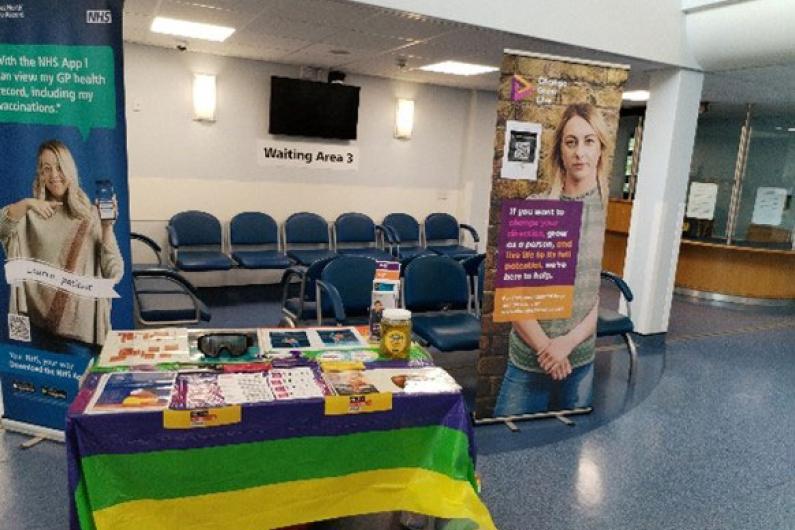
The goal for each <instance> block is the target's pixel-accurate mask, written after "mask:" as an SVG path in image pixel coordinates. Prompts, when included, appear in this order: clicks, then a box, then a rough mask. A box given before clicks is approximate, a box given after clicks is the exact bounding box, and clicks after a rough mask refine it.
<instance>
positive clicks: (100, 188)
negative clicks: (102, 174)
mask: <svg viewBox="0 0 795 530" xmlns="http://www.w3.org/2000/svg"><path fill="white" fill-rule="evenodd" d="M96 184H97V206H98V207H99V218H100V219H101V220H103V221H112V220H114V219H116V208H115V207H114V205H113V202H114V199H115V197H116V194H115V193H114V191H113V183H112V182H111V181H109V180H98V181H97V183H96Z"/></svg>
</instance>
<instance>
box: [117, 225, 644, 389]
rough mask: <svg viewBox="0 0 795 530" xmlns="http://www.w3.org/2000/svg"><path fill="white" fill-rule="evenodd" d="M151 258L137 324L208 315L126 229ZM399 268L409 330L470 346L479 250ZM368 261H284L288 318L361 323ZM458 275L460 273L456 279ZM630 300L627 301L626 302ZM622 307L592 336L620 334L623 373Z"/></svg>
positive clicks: (626, 331)
mask: <svg viewBox="0 0 795 530" xmlns="http://www.w3.org/2000/svg"><path fill="white" fill-rule="evenodd" d="M131 237H132V238H133V239H134V240H138V241H140V242H142V243H144V244H145V245H146V246H147V247H149V249H150V250H151V252H152V253H153V254H154V256H155V258H156V260H157V261H156V263H153V264H146V265H140V264H139V265H134V266H133V284H134V290H135V307H136V315H137V318H138V321H139V322H140V323H141V324H143V325H157V326H163V325H181V324H186V323H198V322H208V321H209V320H210V311H209V310H208V309H207V307H206V306H205V304H204V303H203V302H202V301H201V300H200V299H199V297H198V295H197V291H196V289H195V288H194V287H193V285H192V284H191V283H190V282H189V281H188V280H187V279H185V278H184V277H183V276H182V275H181V274H179V273H178V272H177V271H175V270H173V269H171V268H170V267H168V266H167V265H164V264H163V263H162V261H161V259H160V256H161V249H160V247H159V245H157V243H155V242H154V241H153V240H152V239H150V238H148V237H146V236H144V235H141V234H135V233H132V234H131ZM417 258H418V259H412V260H411V261H410V262H409V263H408V264H407V266H406V267H405V268H403V269H402V270H401V274H402V287H403V288H402V290H401V293H402V305H403V306H404V307H406V308H408V309H410V310H412V311H413V312H415V313H417V314H415V316H414V329H415V334H416V335H417V336H418V337H419V338H421V339H422V340H423V341H424V342H426V343H427V344H430V345H431V346H433V347H435V348H436V349H437V350H439V351H442V352H446V351H451V350H461V351H465V350H474V349H477V347H478V340H479V337H480V323H479V319H478V318H479V316H480V312H481V311H480V310H481V305H480V303H481V299H482V293H483V281H484V266H485V260H484V258H485V255H484V254H478V255H474V256H470V257H469V258H466V259H464V260H453V259H450V258H448V257H444V256H418V257H417ZM374 274H375V261H374V260H373V259H371V258H367V257H363V256H331V257H328V258H326V259H323V260H319V261H317V262H315V263H313V264H312V265H310V266H309V267H289V268H288V269H287V270H286V271H285V273H284V275H283V280H282V282H283V285H282V289H283V298H282V312H283V314H284V315H285V320H286V323H287V324H288V325H293V326H294V325H296V324H310V323H311V321H312V319H315V321H316V322H317V323H318V324H324V323H328V322H327V321H326V318H325V317H324V315H329V314H330V315H332V319H333V321H334V323H336V324H355V323H362V322H364V321H366V319H367V311H368V308H369V305H370V299H371V298H370V297H371V289H372V281H373V277H374ZM601 276H602V279H603V280H608V281H610V282H611V283H612V284H613V285H614V286H615V287H616V288H617V289H618V290H619V292H620V296H623V297H624V299H625V300H626V301H627V302H628V303H629V302H631V301H632V300H633V293H632V290H631V289H630V288H629V286H628V285H627V284H626V283H625V282H624V281H623V279H621V278H620V277H618V276H616V275H615V274H612V273H609V272H605V271H603V272H602V273H601ZM295 278H298V279H300V282H299V283H298V285H299V293H298V295H297V296H294V297H289V295H288V293H289V291H290V288H291V280H293V279H295ZM462 279H463V281H462ZM628 307H629V306H628ZM633 331H634V325H633V322H632V319H631V317H630V316H629V315H623V314H621V313H619V312H617V311H615V310H613V309H609V308H607V307H604V306H602V305H600V307H599V313H598V319H597V336H599V337H607V336H620V337H622V338H623V339H624V341H625V342H626V345H627V349H628V353H629V379H630V380H631V378H632V373H633V371H634V367H635V364H636V359H637V349H636V346H635V344H634V342H633V340H632V337H631V334H632V332H633Z"/></svg>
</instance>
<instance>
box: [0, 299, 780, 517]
mask: <svg viewBox="0 0 795 530" xmlns="http://www.w3.org/2000/svg"><path fill="white" fill-rule="evenodd" d="M271 291H272V289H270V288H263V289H260V290H259V291H257V290H254V291H252V290H235V289H230V288H226V289H224V290H209V291H208V290H202V297H203V298H204V299H205V301H206V302H207V303H208V305H210V308H211V310H212V312H213V320H212V321H211V323H210V325H211V326H213V327H216V326H217V327H224V326H225V325H237V326H268V325H275V323H276V322H278V317H279V313H278V307H276V305H275V304H273V303H265V304H263V300H267V299H270V300H272V299H273V295H274V292H271ZM241 308H242V309H241ZM639 343H640V361H639V363H638V365H639V366H638V370H637V373H636V374H635V376H634V377H633V383H632V384H631V385H628V384H627V380H626V376H627V367H628V365H627V359H628V357H627V354H626V350H625V349H624V347H623V345H622V344H618V343H612V342H610V341H600V342H599V348H598V349H599V353H598V354H597V362H596V377H595V395H594V412H593V413H591V414H589V415H583V416H577V417H576V418H575V420H576V426H574V427H567V426H565V425H563V424H562V423H561V422H559V421H558V420H555V419H547V420H538V421H532V422H524V423H521V424H519V427H520V432H518V433H511V432H510V431H508V430H507V429H506V428H505V427H504V426H501V425H490V426H480V427H478V428H477V429H476V437H477V443H478V451H479V460H478V471H479V473H480V475H481V478H482V482H483V499H484V501H485V502H486V504H487V506H488V507H489V509H490V510H491V513H492V516H493V518H494V521H495V523H496V525H497V527H498V528H500V529H501V530H530V529H580V528H583V529H585V528H588V529H591V528H594V529H602V528H604V529H611V530H613V529H623V528H627V529H671V530H673V529H738V530H740V529H742V530H747V529H776V530H778V529H795V416H794V415H793V413H792V410H793V406H794V405H795V390H794V389H795V386H793V381H795V346H793V345H794V344H795V312H793V311H792V310H789V311H785V310H782V309H775V310H774V309H761V308H756V309H752V308H738V307H735V306H725V307H712V306H705V305H702V304H696V303H692V302H689V301H687V300H686V299H681V298H678V297H677V298H676V299H675V300H674V304H673V307H672V315H671V322H670V331H669V333H668V334H667V336H666V337H665V340H664V341H663V340H661V337H640V338H639ZM25 440H26V438H25V437H23V436H21V435H18V434H14V433H9V432H2V433H0V529H3V530H5V529H14V530H16V529H24V530H28V529H30V530H37V529H42V530H43V529H47V530H52V529H60V528H66V527H67V514H68V510H67V500H66V499H67V493H66V462H65V449H64V447H63V446H62V445H59V444H55V443H50V442H45V443H42V444H39V445H37V446H35V447H34V448H32V449H28V450H21V449H19V445H20V444H21V443H22V442H24V441H25ZM384 520H387V519H386V518H385V519H384ZM373 521H375V519H373ZM332 527H334V528H335V530H336V527H335V525H333V524H331V525H329V524H327V525H325V526H323V528H332ZM367 528H368V530H375V529H376V528H385V526H377V525H375V524H372V523H371V524H370V525H369V526H368V527H367ZM142 530H145V529H142ZM362 530H364V527H362Z"/></svg>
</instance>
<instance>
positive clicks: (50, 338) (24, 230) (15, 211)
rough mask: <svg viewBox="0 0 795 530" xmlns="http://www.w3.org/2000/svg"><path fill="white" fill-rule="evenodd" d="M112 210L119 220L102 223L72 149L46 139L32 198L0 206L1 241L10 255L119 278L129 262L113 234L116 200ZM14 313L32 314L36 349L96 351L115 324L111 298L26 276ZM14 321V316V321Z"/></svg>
mask: <svg viewBox="0 0 795 530" xmlns="http://www.w3.org/2000/svg"><path fill="white" fill-rule="evenodd" d="M113 210H114V211H113V215H112V217H113V219H105V220H100V216H99V211H98V208H97V207H96V206H95V205H92V203H91V201H90V200H89V198H88V196H87V195H86V193H85V192H84V191H83V190H82V189H81V188H80V181H79V179H78V174H77V165H76V164H75V161H74V158H73V157H72V154H71V152H70V151H69V148H67V147H66V145H64V144H63V143H62V142H60V141H58V140H49V141H47V142H44V143H43V144H41V145H40V146H39V150H38V156H37V163H36V176H35V177H34V180H33V196H32V197H30V198H26V199H22V200H20V201H18V202H15V203H13V204H9V205H8V206H5V207H4V208H2V209H0V242H1V243H2V245H3V250H4V251H5V253H6V259H7V260H12V259H19V258H25V259H30V260H35V261H38V262H42V263H44V264H47V265H50V266H52V267H55V268H58V269H61V270H63V271H66V272H69V273H72V274H76V275H79V276H83V277H86V278H106V279H112V280H114V282H113V283H114V284H115V283H118V281H119V280H120V279H121V277H122V274H123V272H124V262H123V259H122V256H121V252H120V251H119V245H118V243H117V241H116V236H115V235H114V233H113V224H114V222H115V218H116V215H115V213H116V203H115V199H114V200H113ZM9 315H20V316H22V317H27V318H28V319H29V324H30V327H31V328H32V329H31V330H30V331H31V333H30V335H31V336H32V338H33V340H34V341H35V342H34V345H35V346H38V347H42V348H44V349H51V350H55V351H71V350H73V349H75V348H74V347H76V348H77V349H84V348H82V346H87V348H88V349H89V350H95V349H96V346H95V345H101V344H102V343H103V342H104V340H105V335H106V334H107V331H108V330H109V329H110V300H109V299H107V298H89V297H83V296H78V295H76V294H72V293H69V292H67V291H64V290H61V289H57V288H55V287H52V286H50V285H45V284H44V283H41V282H37V281H24V282H21V283H18V284H15V285H12V286H11V298H10V302H9ZM12 320H13V316H9V324H11V322H12ZM9 331H10V332H11V333H10V335H11V338H15V337H14V332H12V330H9ZM64 339H66V340H64ZM75 341H76V343H77V344H74V342H75ZM81 343H82V344H81Z"/></svg>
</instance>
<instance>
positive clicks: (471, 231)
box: [458, 223, 480, 243]
mask: <svg viewBox="0 0 795 530" xmlns="http://www.w3.org/2000/svg"><path fill="white" fill-rule="evenodd" d="M458 227H459V228H461V229H463V230H466V231H467V232H469V234H470V235H471V236H472V241H474V242H475V243H480V236H478V231H477V230H475V227H474V226H471V225H466V224H463V223H462V224H460V225H458Z"/></svg>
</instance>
